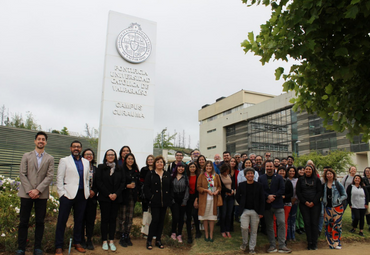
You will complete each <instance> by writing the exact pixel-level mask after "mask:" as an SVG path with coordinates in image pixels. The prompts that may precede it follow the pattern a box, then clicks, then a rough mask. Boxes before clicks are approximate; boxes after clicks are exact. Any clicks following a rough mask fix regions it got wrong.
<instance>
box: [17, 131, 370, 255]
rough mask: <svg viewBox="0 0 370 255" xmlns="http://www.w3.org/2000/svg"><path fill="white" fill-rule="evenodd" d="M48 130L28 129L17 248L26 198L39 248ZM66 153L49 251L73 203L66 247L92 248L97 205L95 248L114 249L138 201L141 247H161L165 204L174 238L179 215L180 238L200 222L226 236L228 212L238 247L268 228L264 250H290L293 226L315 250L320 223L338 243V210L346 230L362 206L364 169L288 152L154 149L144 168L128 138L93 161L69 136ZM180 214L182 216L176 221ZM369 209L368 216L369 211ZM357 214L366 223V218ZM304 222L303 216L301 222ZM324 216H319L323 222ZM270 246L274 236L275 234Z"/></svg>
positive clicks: (48, 170)
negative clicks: (30, 137) (347, 213)
mask: <svg viewBox="0 0 370 255" xmlns="http://www.w3.org/2000/svg"><path fill="white" fill-rule="evenodd" d="M46 144H47V134H46V133H44V132H38V133H37V134H36V136H35V146H36V147H35V150H34V151H32V152H29V153H26V154H24V156H23V158H22V162H21V166H20V179H21V186H20V189H19V193H18V195H19V196H20V197H21V209H20V224H19V232H18V250H17V252H16V254H18V255H22V254H25V246H26V240H27V229H28V222H29V217H30V213H31V209H32V207H33V204H35V215H36V231H35V244H34V254H36V255H42V254H43V251H42V249H41V240H42V237H43V231H44V218H45V215H46V201H47V199H48V197H49V185H50V183H51V182H52V179H53V174H54V159H53V157H52V156H50V155H49V154H47V153H46V152H45V151H44V149H45V146H46ZM70 151H71V155H70V156H68V157H65V158H62V159H61V160H60V162H59V166H58V173H57V191H58V195H59V202H60V206H59V215H58V220H57V226H56V235H55V248H56V251H55V254H59V255H60V254H62V253H63V245H64V232H65V228H66V223H67V220H68V217H69V214H70V211H71V209H72V208H73V214H74V216H73V218H74V231H73V246H74V247H75V249H76V250H77V251H79V252H82V253H84V252H85V251H86V250H85V249H90V250H92V249H94V245H93V242H92V237H93V230H94V224H95V218H96V209H97V204H98V203H99V205H100V212H101V239H102V249H103V250H105V251H108V250H111V251H116V249H117V248H116V246H115V242H114V239H115V235H116V234H117V233H118V234H119V244H120V245H121V246H122V247H127V246H132V245H133V244H132V241H131V239H130V233H131V229H132V224H133V216H134V208H135V204H136V202H137V201H138V200H140V201H141V203H142V210H143V212H146V213H150V215H151V222H150V226H149V231H148V233H147V242H146V248H147V249H148V250H152V249H153V244H152V241H153V239H155V246H157V247H158V248H160V249H163V248H164V245H163V243H162V241H161V237H162V232H163V228H164V224H165V223H164V222H165V216H166V212H167V209H168V208H170V210H171V215H172V226H171V233H169V235H170V238H172V239H173V240H176V241H178V242H179V243H182V242H183V236H182V231H183V226H184V223H186V229H187V242H188V243H192V242H193V235H192V220H193V222H194V226H195V232H196V233H195V238H200V237H201V236H202V233H201V231H200V221H202V223H203V226H204V240H205V241H206V242H211V243H212V242H213V241H214V228H215V225H216V222H217V221H218V223H219V225H220V231H221V235H222V237H223V238H231V233H232V232H233V226H234V224H233V222H234V217H235V219H236V220H237V221H240V224H241V232H242V238H243V242H242V245H241V246H240V248H241V249H242V250H244V251H246V250H247V247H249V253H251V254H254V253H256V252H255V247H256V242H257V232H258V229H259V226H261V232H263V233H265V234H267V236H268V240H269V243H270V247H269V248H268V250H267V252H277V251H279V252H280V253H290V252H291V250H290V249H289V248H288V247H287V240H295V233H296V232H297V233H302V231H305V232H306V236H307V243H308V247H307V248H308V249H309V250H316V249H317V239H318V235H319V231H321V229H320V222H321V227H322V225H324V226H325V236H326V239H327V242H328V244H329V247H330V248H333V249H340V248H341V243H340V239H341V232H342V228H341V222H342V221H341V218H342V215H343V213H344V210H345V209H346V207H347V205H349V206H350V208H351V211H352V217H353V222H352V226H353V229H352V230H351V232H355V231H356V228H357V225H358V224H359V229H360V232H359V233H360V235H363V227H364V217H365V213H366V210H367V207H368V202H369V195H368V194H369V193H368V189H369V188H370V184H369V181H370V168H366V169H365V171H364V178H362V177H361V176H360V175H356V168H354V169H353V167H351V168H350V170H349V174H348V175H347V176H346V177H345V178H343V180H342V183H341V182H339V181H337V180H336V172H335V171H334V170H333V169H331V168H330V167H326V168H324V173H323V177H322V179H321V180H320V176H319V174H318V172H317V170H316V168H315V165H314V164H313V162H312V161H311V162H307V165H306V166H305V167H298V168H296V167H295V166H294V158H293V157H292V156H289V157H288V158H287V159H282V160H280V159H279V158H275V159H274V160H271V159H270V158H271V153H266V154H265V160H264V161H263V157H262V156H258V155H254V154H250V155H249V156H247V155H246V154H245V153H243V154H242V155H240V154H236V155H235V156H234V157H231V154H230V152H228V151H225V152H224V153H223V161H221V160H220V156H219V155H218V154H217V155H215V160H214V162H212V161H210V160H207V159H206V157H205V156H203V155H201V154H200V152H199V150H194V151H192V153H191V158H192V159H191V160H190V161H189V162H186V163H185V162H183V156H184V155H183V153H182V152H176V155H175V157H176V160H175V161H174V162H172V163H171V164H169V165H168V167H167V169H166V162H165V159H164V158H163V157H162V156H157V157H154V156H153V155H149V156H147V158H146V166H145V167H143V168H142V169H141V170H139V167H138V165H137V163H136V159H135V156H134V154H133V153H132V152H131V149H130V147H129V146H123V147H122V148H121V150H120V152H119V154H118V155H117V154H116V152H115V151H114V150H113V149H109V150H107V151H106V153H105V155H104V159H103V162H102V164H99V165H98V166H97V167H96V162H95V155H94V152H93V150H92V149H85V150H84V151H82V144H81V142H79V141H73V142H72V143H71V145H70ZM185 216H186V221H185ZM369 217H370V216H369ZM369 217H368V216H366V218H367V221H368V224H369V223H370V218H369ZM302 221H303V224H302ZM322 222H324V224H323V223H322ZM275 238H277V241H278V246H277V244H276V239H275Z"/></svg>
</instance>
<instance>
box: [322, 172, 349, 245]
mask: <svg viewBox="0 0 370 255" xmlns="http://www.w3.org/2000/svg"><path fill="white" fill-rule="evenodd" d="M336 179H337V178H336V173H335V171H334V170H333V169H331V168H328V169H327V171H326V172H325V175H324V180H325V183H324V184H323V197H322V201H323V203H324V205H325V208H324V210H325V214H324V222H325V237H326V240H327V242H328V244H329V247H330V249H341V248H342V246H341V243H340V239H341V235H342V216H343V212H344V206H343V201H344V200H346V198H347V193H346V191H345V190H344V187H343V185H342V184H341V183H340V182H338V181H337V180H336Z"/></svg>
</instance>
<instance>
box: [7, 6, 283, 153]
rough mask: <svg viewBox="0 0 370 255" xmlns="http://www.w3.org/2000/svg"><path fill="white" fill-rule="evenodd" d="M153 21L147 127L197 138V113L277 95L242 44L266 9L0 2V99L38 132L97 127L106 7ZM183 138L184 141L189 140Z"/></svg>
mask: <svg viewBox="0 0 370 255" xmlns="http://www.w3.org/2000/svg"><path fill="white" fill-rule="evenodd" d="M109 10H113V11H116V12H120V13H124V14H128V15H132V16H137V17H140V18H144V19H148V20H152V21H155V22H157V55H156V61H157V62H156V79H155V80H156V84H155V85H156V96H155V100H156V103H155V123H154V134H153V138H154V136H155V134H156V133H158V132H160V131H161V130H162V129H163V128H165V127H167V128H168V130H169V131H170V133H171V134H172V133H174V130H176V131H178V132H182V130H185V132H186V135H187V137H186V140H187V139H188V136H189V135H191V146H192V147H195V146H196V144H197V142H198V140H199V123H198V110H199V109H200V108H201V106H202V105H204V104H211V103H214V102H215V100H216V99H217V98H219V97H221V96H229V95H231V94H234V93H235V92H237V91H240V90H241V89H245V90H252V91H257V92H262V93H267V94H273V95H279V94H281V93H282V83H283V81H282V80H280V81H275V76H274V70H275V69H276V68H277V67H278V66H285V67H287V65H286V64H285V63H278V62H272V63H270V64H267V65H265V66H262V65H261V62H260V61H259V58H258V57H256V56H254V55H253V54H252V53H248V54H244V51H243V49H242V48H241V46H240V43H241V42H242V41H243V40H244V39H245V38H247V35H248V32H250V31H254V32H255V34H257V33H258V32H259V28H260V24H262V23H264V22H265V21H266V20H267V19H268V18H269V17H270V14H271V10H270V8H265V7H263V6H253V7H247V5H245V4H243V3H242V1H241V0H212V1H211V0H156V1H154V0H130V1H128V0H116V1H114V0H109V1H108V0H106V1H103V0H100V1H97V0H83V1H82V0H74V1H69V0H64V1H51V0H45V1H41V0H32V1H30V0H25V1H20V0H11V1H10V0H9V1H6V0H0V56H1V57H0V85H1V92H0V106H1V105H5V107H6V108H7V109H9V111H10V114H14V113H23V116H25V114H26V111H30V112H32V113H33V114H34V116H35V118H36V121H37V123H38V124H40V125H41V127H42V129H43V130H49V129H58V130H60V129H62V128H63V127H64V126H66V127H67V128H68V129H69V130H70V131H74V132H79V133H81V134H84V128H85V123H88V124H89V125H90V126H91V127H95V128H98V127H99V117H100V101H101V91H102V84H103V70H104V54H105V42H106V32H107V22H108V12H109ZM187 144H188V141H187V142H186V145H187Z"/></svg>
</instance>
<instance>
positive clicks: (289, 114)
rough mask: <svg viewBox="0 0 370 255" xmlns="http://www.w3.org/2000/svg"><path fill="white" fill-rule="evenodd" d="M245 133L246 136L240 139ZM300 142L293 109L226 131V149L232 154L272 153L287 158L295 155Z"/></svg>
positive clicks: (238, 125) (253, 120) (232, 127)
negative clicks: (241, 131) (297, 144)
mask: <svg viewBox="0 0 370 255" xmlns="http://www.w3.org/2000/svg"><path fill="white" fill-rule="evenodd" d="M243 129H245V130H246V132H245V135H240V132H239V131H238V130H243ZM297 139H298V131H297V116H296V113H294V112H293V111H292V110H291V108H288V109H284V110H280V111H276V112H273V113H270V114H267V115H264V116H261V117H257V118H254V119H251V120H249V121H246V122H242V123H239V124H236V125H231V126H228V127H226V149H227V150H228V151H230V152H231V153H235V152H239V153H241V152H247V153H248V154H249V153H255V154H260V155H263V154H264V153H265V152H266V151H269V152H271V153H272V156H273V157H286V156H288V155H292V152H295V150H296V142H297Z"/></svg>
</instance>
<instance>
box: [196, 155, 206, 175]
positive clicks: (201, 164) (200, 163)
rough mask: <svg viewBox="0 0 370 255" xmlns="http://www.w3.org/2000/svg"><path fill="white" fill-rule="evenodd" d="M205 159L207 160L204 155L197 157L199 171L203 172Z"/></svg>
mask: <svg viewBox="0 0 370 255" xmlns="http://www.w3.org/2000/svg"><path fill="white" fill-rule="evenodd" d="M206 161H207V159H206V157H205V156H204V155H200V156H199V157H198V159H197V166H198V168H199V170H200V172H201V173H204V171H205V169H204V168H205V166H206Z"/></svg>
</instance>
